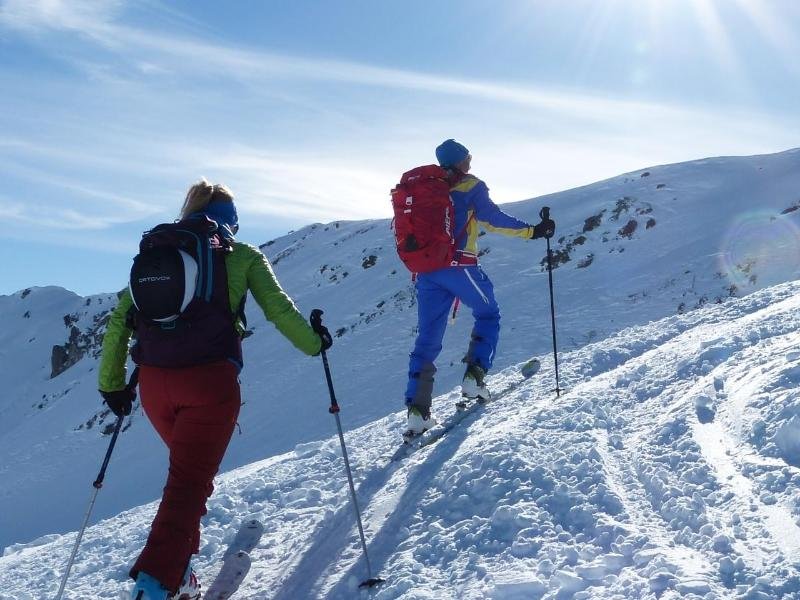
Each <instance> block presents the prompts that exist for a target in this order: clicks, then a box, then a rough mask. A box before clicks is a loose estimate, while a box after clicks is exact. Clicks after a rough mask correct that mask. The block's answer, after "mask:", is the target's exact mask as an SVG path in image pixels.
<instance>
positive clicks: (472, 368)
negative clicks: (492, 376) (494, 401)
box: [461, 364, 492, 403]
mask: <svg viewBox="0 0 800 600" xmlns="http://www.w3.org/2000/svg"><path fill="white" fill-rule="evenodd" d="M485 377H486V371H485V370H484V369H483V367H481V366H480V365H475V364H470V365H467V370H466V372H465V373H464V379H462V380H461V395H462V396H463V397H464V398H467V399H469V400H477V401H478V402H481V403H484V402H488V401H489V400H491V398H492V396H491V394H490V393H489V388H487V387H486V382H485Z"/></svg>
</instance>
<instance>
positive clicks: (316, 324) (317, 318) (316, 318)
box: [309, 308, 385, 588]
mask: <svg viewBox="0 0 800 600" xmlns="http://www.w3.org/2000/svg"><path fill="white" fill-rule="evenodd" d="M309 320H310V321H311V327H312V329H314V331H316V332H317V333H318V334H319V333H322V311H321V310H320V309H319V308H315V309H314V310H312V311H311V318H310V319H309ZM320 355H321V356H322V365H323V366H324V367H325V380H326V381H327V382H328V393H329V394H330V397H331V405H330V408H328V412H329V413H331V414H332V415H333V416H334V417H335V418H336V429H337V430H338V432H339V443H340V444H341V446H342V457H343V458H344V467H345V470H346V471H347V483H348V484H349V485H350V498H351V499H352V501H353V511H354V512H355V515H356V523H357V524H358V535H359V536H360V538H361V548H362V549H363V550H364V559H365V561H366V563H367V576H368V577H367V579H366V580H365V581H362V582H361V583H360V584H358V587H359V588H371V587H373V586H375V585H378V584H379V583H383V582H384V581H385V580H384V579H381V578H379V577H373V576H372V565H371V564H370V562H369V554H368V553H367V541H366V539H365V538H364V526H363V525H362V524H361V511H360V510H359V509H358V500H357V499H356V488H355V486H354V485H353V473H352V471H351V470H350V460H349V459H348V458H347V448H346V447H345V444H344V433H342V422H341V420H340V419H339V410H340V409H339V403H338V402H336V392H334V390H333V379H332V378H331V369H330V366H329V365H328V355H327V354H325V350H324V349H323V350H320Z"/></svg>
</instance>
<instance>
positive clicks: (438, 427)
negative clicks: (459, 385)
mask: <svg viewBox="0 0 800 600" xmlns="http://www.w3.org/2000/svg"><path fill="white" fill-rule="evenodd" d="M540 368H541V363H540V362H539V359H537V358H532V359H530V360H529V361H527V362H526V363H524V364H523V365H522V367H521V368H520V374H521V375H522V377H523V379H522V380H521V381H518V382H516V383H513V384H511V385H510V386H508V387H507V388H505V389H503V390H500V391H499V392H497V393H496V394H494V395H493V396H492V398H490V399H489V400H481V399H478V400H473V399H467V398H462V399H461V400H459V401H458V402H456V404H455V408H456V410H455V412H454V413H453V414H451V415H450V416H449V417H448V418H447V419H445V420H444V421H442V422H437V423H435V424H434V425H433V427H431V428H430V429H428V430H427V431H423V432H422V433H419V434H415V433H412V432H410V431H404V432H403V434H402V437H403V444H402V445H401V446H400V448H398V449H397V451H396V452H395V453H394V454H393V455H392V458H391V461H390V462H396V461H399V460H403V459H404V458H407V457H408V456H410V455H411V454H413V453H414V452H415V451H416V450H419V449H420V448H424V447H426V446H430V445H431V444H435V443H436V442H438V441H439V440H441V439H442V438H443V437H445V436H446V435H447V434H448V433H450V431H452V430H453V429H454V428H455V427H456V426H457V425H458V424H459V423H461V422H462V421H463V420H464V419H466V418H467V417H469V416H470V415H472V414H475V413H476V412H478V411H479V410H480V409H481V408H483V407H485V406H486V405H487V404H489V403H490V402H492V401H493V400H494V399H496V398H500V397H501V396H503V395H504V394H506V393H508V392H510V391H511V390H513V389H515V388H516V387H517V386H518V385H520V384H521V383H523V382H524V381H527V380H528V379H530V378H531V377H533V376H534V375H535V374H536V373H538V372H539V369H540Z"/></svg>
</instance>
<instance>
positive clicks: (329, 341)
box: [317, 325, 333, 352]
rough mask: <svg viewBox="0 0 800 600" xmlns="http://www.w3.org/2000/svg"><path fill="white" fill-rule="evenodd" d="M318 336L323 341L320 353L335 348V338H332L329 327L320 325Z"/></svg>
mask: <svg viewBox="0 0 800 600" xmlns="http://www.w3.org/2000/svg"><path fill="white" fill-rule="evenodd" d="M317 335H318V336H319V339H320V340H322V348H320V352H322V351H323V350H327V349H328V348H330V347H331V346H333V338H332V337H331V332H330V331H328V328H327V327H325V326H324V325H320V326H319V329H318V330H317Z"/></svg>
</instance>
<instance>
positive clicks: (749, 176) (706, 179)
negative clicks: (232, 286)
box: [0, 150, 800, 548]
mask: <svg viewBox="0 0 800 600" xmlns="http://www.w3.org/2000/svg"><path fill="white" fill-rule="evenodd" d="M576 168H578V167H576ZM478 174H480V173H479V172H478ZM391 183H392V182H387V191H388V188H389V187H390V185H391ZM489 184H490V185H491V182H489ZM498 200H500V199H498ZM376 201H382V200H380V199H376ZM386 201H388V194H387V200H386ZM543 204H547V205H549V206H551V207H552V214H553V217H554V218H555V219H556V221H557V223H558V231H557V234H558V235H557V237H556V238H555V239H554V240H553V249H554V252H555V255H556V257H557V261H558V265H557V268H556V270H555V273H554V279H555V300H556V308H557V313H558V334H559V338H558V339H559V346H560V348H561V349H562V350H564V351H575V350H578V349H581V348H583V347H584V346H586V345H587V344H590V343H597V342H599V341H602V340H604V339H607V338H608V336H612V335H614V334H616V333H618V332H619V331H621V330H623V329H624V328H626V327H630V326H634V325H637V324H643V323H648V322H650V321H653V320H657V319H661V318H663V317H666V316H669V315H676V314H682V313H688V312H691V311H693V310H695V309H697V308H699V307H703V306H706V305H708V304H713V303H715V302H723V301H727V299H728V298H735V297H741V296H745V295H746V294H750V293H752V292H754V291H757V290H760V289H763V288H765V287H767V286H770V285H773V284H776V283H780V282H784V281H790V280H794V279H797V278H798V277H800V272H798V261H797V257H798V255H800V233H799V232H800V210H797V209H798V207H800V150H791V151H788V152H783V153H780V154H775V155H768V156H756V157H725V158H714V159H706V160H702V161H693V162H689V163H681V164H676V165H666V166H661V167H653V168H649V169H646V170H642V171H637V172H635V173H629V174H625V175H621V176H619V177H615V178H612V179H609V180H607V181H602V182H598V183H596V184H593V185H590V186H586V187H583V188H579V189H575V190H569V191H566V192H562V193H560V194H554V195H552V196H548V197H545V198H539V199H535V200H528V201H524V202H519V203H516V204H512V205H507V206H506V207H505V208H506V210H508V212H510V213H512V214H515V215H518V216H520V217H522V218H524V219H528V220H530V221H533V222H535V221H537V220H538V216H537V215H538V212H539V209H540V207H541V206H542V205H543ZM242 236H243V239H247V238H248V232H247V230H246V227H245V229H244V230H243V231H242ZM480 242H481V247H482V249H483V256H482V258H481V260H482V263H483V265H484V267H485V269H486V270H487V272H488V273H489V275H490V276H491V277H492V279H493V280H494V282H495V285H496V295H497V297H498V300H499V302H500V305H501V309H502V313H503V321H502V327H503V329H502V332H501V340H500V346H499V348H498V357H497V361H496V369H495V371H496V372H499V371H500V370H502V369H504V368H507V367H510V366H511V365H514V364H516V363H519V362H521V361H523V360H525V359H527V358H528V357H529V356H531V355H549V352H550V346H551V337H550V320H549V299H548V291H547V273H546V271H545V269H544V267H543V264H542V259H543V257H544V244H543V243H542V242H541V241H540V240H534V241H523V240H519V239H509V238H504V237H502V236H497V235H486V236H484V237H482V238H481V240H480ZM262 249H263V250H264V252H265V253H266V254H267V255H268V256H269V258H270V260H271V261H272V262H273V264H274V266H275V270H276V272H277V274H278V277H279V278H280V280H281V282H282V284H283V285H284V287H285V288H286V289H287V291H288V292H289V293H290V294H291V295H292V296H293V297H294V298H295V300H296V301H297V304H298V306H299V307H300V308H301V310H302V311H303V312H304V313H308V312H310V310H311V309H312V308H315V307H320V308H323V309H324V310H325V316H324V318H325V320H326V323H327V325H328V326H329V327H330V329H331V331H333V332H334V333H335V335H336V336H337V337H336V340H335V342H336V343H335V345H334V347H333V349H332V350H331V353H330V358H331V363H332V367H333V374H334V378H335V381H336V391H337V396H338V397H339V400H340V402H341V403H342V404H343V406H346V407H347V412H346V415H345V417H344V424H345V426H346V427H348V428H355V427H362V426H365V425H368V424H370V423H372V422H374V421H375V420H376V419H381V418H383V417H386V416H387V415H390V414H392V413H394V412H396V411H398V410H400V409H401V408H402V395H403V391H404V388H405V382H404V379H405V376H406V375H405V373H406V368H407V364H406V362H407V355H408V352H409V350H410V348H411V344H412V343H413V338H414V334H415V331H414V327H415V324H416V306H415V302H414V297H413V290H412V286H411V282H410V279H409V276H408V273H407V272H406V271H405V270H404V269H403V267H402V265H401V264H400V263H399V261H398V259H397V257H396V255H395V252H394V248H393V243H392V237H391V231H390V229H389V222H388V221H387V220H379V221H362V222H336V223H331V224H328V225H311V226H309V227H306V228H304V229H302V230H300V231H297V232H294V233H291V234H289V235H287V236H284V237H282V238H280V239H277V240H274V241H273V242H269V243H267V244H265V245H264V246H262ZM123 281H124V274H121V286H122V282H123ZM121 286H120V287H121ZM113 303H114V295H113V294H109V295H101V296H94V297H91V298H80V297H78V296H75V295H74V294H71V293H70V292H66V291H65V290H60V289H57V288H39V289H33V290H25V291H22V292H19V293H17V294H14V295H12V296H5V297H0V316H2V319H3V323H4V326H3V328H2V330H0V377H2V381H3V384H4V385H3V394H0V457H1V458H0V481H2V482H3V486H2V487H0V548H2V547H5V546H9V545H12V544H15V543H26V542H29V541H31V540H33V539H35V538H37V537H38V536H42V535H46V534H52V533H64V532H67V531H70V530H73V529H75V528H76V527H77V525H78V524H79V521H80V519H81V516H82V515H83V511H84V508H85V502H86V499H85V491H84V490H85V488H86V486H87V485H89V484H90V483H91V481H93V479H94V477H95V475H96V472H97V468H98V463H99V461H100V459H101V458H102V456H103V453H104V451H105V447H106V446H107V443H108V436H107V435H106V432H107V430H108V427H109V425H110V423H111V422H112V421H113V419H112V418H111V417H110V416H109V414H108V412H107V411H104V410H103V407H102V405H101V403H100V399H99V397H98V395H97V393H96V365H97V362H96V354H97V350H98V346H97V340H98V339H99V335H100V334H101V333H102V328H103V324H104V319H105V318H106V316H107V310H108V309H109V307H110V306H111V305H113ZM248 314H249V318H250V323H251V326H252V329H253V332H254V333H253V335H252V336H251V337H249V338H248V339H247V340H245V360H246V366H245V370H244V371H243V373H242V390H243V397H244V401H245V404H244V406H243V408H242V412H241V418H240V424H241V428H242V432H241V435H235V436H234V439H233V441H232V443H231V446H230V449H229V451H228V454H227V456H226V459H225V461H224V463H223V465H222V469H223V471H226V470H230V469H232V468H236V467H240V466H243V465H247V464H250V463H252V462H254V461H257V460H260V459H263V458H265V457H268V456H273V455H276V454H281V453H284V452H287V451H291V449H292V448H293V447H294V446H295V445H296V444H298V443H306V442H308V443H311V442H314V440H319V439H321V438H323V437H325V436H327V435H329V433H330V417H329V415H328V413H327V410H326V407H327V403H328V399H327V391H326V388H325V384H324V378H323V372H322V367H321V365H320V364H319V360H318V359H311V358H307V357H304V356H301V355H299V353H297V352H296V351H295V350H294V349H293V348H292V347H291V346H290V345H289V344H288V343H287V342H286V341H285V340H284V339H283V338H282V337H280V336H279V335H277V334H276V333H275V331H274V329H273V328H272V326H271V325H268V324H267V323H266V322H265V321H264V319H263V316H262V315H260V314H259V311H258V308H257V307H256V306H255V305H254V303H252V302H251V303H250V305H249V308H248ZM26 315H27V316H26ZM470 321H471V319H470V318H469V315H468V314H461V315H460V316H459V318H458V319H457V321H456V323H455V325H454V326H452V327H450V328H449V330H448V333H447V334H446V337H445V349H444V351H443V353H442V356H441V358H440V360H439V361H438V366H439V373H438V375H437V388H436V389H437V393H441V392H443V391H445V390H448V389H451V388H453V387H454V386H455V385H456V384H457V383H458V381H459V380H460V378H461V375H462V365H461V364H460V360H461V357H462V356H463V353H464V351H465V350H466V345H467V341H468V336H469V327H470V325H471V323H470ZM54 347H60V348H61V350H59V351H57V352H55V353H54V351H53V349H54ZM54 367H58V368H54ZM712 400H713V398H712ZM784 437H786V436H784ZM391 438H392V440H393V439H394V437H393V436H391ZM783 443H784V445H788V446H791V445H792V441H791V439H787V440H784V442H783ZM165 461H166V457H165V451H164V449H163V446H162V445H161V442H160V441H159V440H158V439H157V437H156V436H155V435H154V433H153V431H152V428H151V427H150V425H149V423H147V420H146V419H145V418H144V417H143V415H142V414H141V412H140V409H137V410H136V411H135V413H134V414H133V415H132V418H131V419H130V420H129V421H128V422H126V431H125V433H124V435H123V443H121V444H120V445H119V447H118V449H117V450H116V451H115V457H114V461H113V463H112V467H111V469H110V470H109V474H108V485H107V487H106V489H104V490H103V494H101V496H100V498H99V499H98V504H97V506H96V507H95V513H94V517H95V518H96V519H100V518H104V517H110V516H113V515H116V514H117V513H119V512H120V511H122V510H125V509H128V508H131V507H134V506H137V505H140V504H144V503H147V502H150V501H152V500H154V499H156V498H158V497H159V496H160V493H161V488H162V486H163V479H164V465H165ZM32 498H35V499H36V509H35V510H32V509H31V507H30V502H31V499H32Z"/></svg>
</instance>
